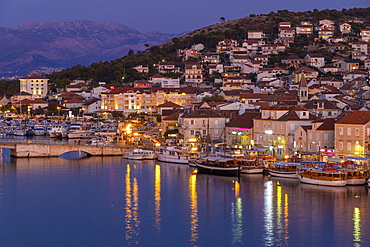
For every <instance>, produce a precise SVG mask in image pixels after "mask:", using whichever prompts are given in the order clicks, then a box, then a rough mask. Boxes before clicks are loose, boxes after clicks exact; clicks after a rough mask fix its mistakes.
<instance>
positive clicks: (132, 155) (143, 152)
mask: <svg viewBox="0 0 370 247" xmlns="http://www.w3.org/2000/svg"><path fill="white" fill-rule="evenodd" d="M155 157H156V155H155V153H154V151H152V150H148V149H140V148H136V149H132V150H129V152H128V153H127V154H125V155H123V158H124V159H130V160H154V159H155Z"/></svg>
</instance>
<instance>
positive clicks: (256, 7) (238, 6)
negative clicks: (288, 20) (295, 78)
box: [0, 0, 370, 33]
mask: <svg viewBox="0 0 370 247" xmlns="http://www.w3.org/2000/svg"><path fill="white" fill-rule="evenodd" d="M369 5H370V4H369V0H310V1H288V0H280V1H276V0H259V1H258V0H256V1H251V0H33V1H30V0H1V2H0V26H4V27H10V26H18V25H21V24H22V23H24V22H27V21H34V22H47V21H56V22H59V21H76V20H91V21H95V22H99V23H101V22H105V21H115V22H118V23H121V24H123V25H126V26H130V27H132V28H134V29H136V30H138V31H140V32H148V31H160V32H165V33H181V32H185V31H193V30H195V29H199V28H202V27H205V26H209V25H212V24H215V23H217V22H219V19H220V17H225V18H226V20H234V19H238V18H242V17H246V16H249V14H268V13H270V12H271V11H274V12H276V11H277V10H282V9H287V10H290V11H306V10H313V9H315V8H316V9H319V10H322V9H337V10H341V9H342V8H347V9H349V8H354V7H369Z"/></svg>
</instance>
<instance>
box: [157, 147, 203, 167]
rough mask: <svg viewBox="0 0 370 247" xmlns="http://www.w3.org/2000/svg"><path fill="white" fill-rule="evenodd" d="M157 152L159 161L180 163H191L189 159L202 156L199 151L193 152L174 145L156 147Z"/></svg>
mask: <svg viewBox="0 0 370 247" xmlns="http://www.w3.org/2000/svg"><path fill="white" fill-rule="evenodd" d="M156 154H157V160H159V161H163V162H170V163H179V164H189V160H191V159H193V158H197V157H199V156H200V153H198V152H196V153H194V152H193V153H192V152H189V151H187V150H182V149H176V148H174V147H159V148H157V149H156Z"/></svg>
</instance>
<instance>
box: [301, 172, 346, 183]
mask: <svg viewBox="0 0 370 247" xmlns="http://www.w3.org/2000/svg"><path fill="white" fill-rule="evenodd" d="M298 179H299V181H301V182H302V183H306V184H314V185H324V186H334V187H341V186H346V184H347V174H346V173H345V172H342V171H339V170H337V169H335V168H317V169H315V168H308V169H306V168H303V169H299V171H298Z"/></svg>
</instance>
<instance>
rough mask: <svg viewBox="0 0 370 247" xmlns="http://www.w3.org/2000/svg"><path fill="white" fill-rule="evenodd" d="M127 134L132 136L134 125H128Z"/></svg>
mask: <svg viewBox="0 0 370 247" xmlns="http://www.w3.org/2000/svg"><path fill="white" fill-rule="evenodd" d="M126 133H127V134H131V133H132V124H130V123H129V124H127V126H126Z"/></svg>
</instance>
